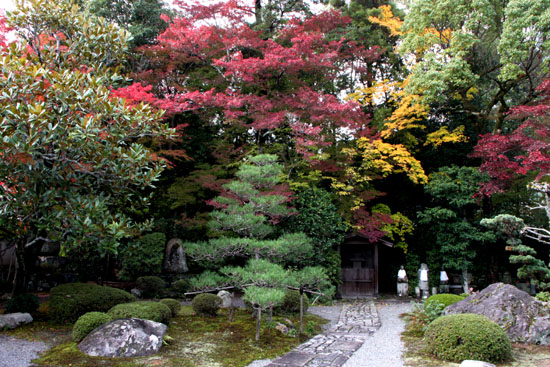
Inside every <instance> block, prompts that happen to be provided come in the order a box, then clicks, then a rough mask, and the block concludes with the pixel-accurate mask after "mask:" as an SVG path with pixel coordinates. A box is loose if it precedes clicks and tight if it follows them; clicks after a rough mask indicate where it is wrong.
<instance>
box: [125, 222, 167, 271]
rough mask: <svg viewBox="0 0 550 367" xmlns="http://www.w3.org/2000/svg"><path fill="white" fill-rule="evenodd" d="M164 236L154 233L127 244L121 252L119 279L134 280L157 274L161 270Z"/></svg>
mask: <svg viewBox="0 0 550 367" xmlns="http://www.w3.org/2000/svg"><path fill="white" fill-rule="evenodd" d="M165 244H166V236H165V235H164V234H163V233H159V232H155V233H149V234H146V235H144V236H143V237H141V238H139V239H137V240H136V241H133V242H130V243H128V245H126V246H125V248H124V249H123V250H122V251H121V259H120V260H121V265H122V268H121V271H120V277H121V278H122V279H124V280H132V279H136V278H137V277H139V276H141V275H151V274H158V273H160V272H161V270H162V259H163V257H164V246H165Z"/></svg>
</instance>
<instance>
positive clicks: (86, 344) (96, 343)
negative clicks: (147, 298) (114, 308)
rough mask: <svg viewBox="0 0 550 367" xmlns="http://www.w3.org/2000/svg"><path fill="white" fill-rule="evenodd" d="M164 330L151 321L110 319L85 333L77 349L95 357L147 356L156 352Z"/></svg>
mask: <svg viewBox="0 0 550 367" xmlns="http://www.w3.org/2000/svg"><path fill="white" fill-rule="evenodd" d="M166 329H167V326H166V325H164V324H161V323H160V322H154V321H151V320H143V319H135V318H131V319H119V320H113V321H111V322H108V323H106V324H103V325H101V326H100V327H98V328H97V329H95V330H93V331H92V332H91V333H90V334H88V336H87V337H85V338H84V340H82V342H80V344H79V345H78V349H80V351H81V352H82V353H86V354H87V355H90V356H95V357H96V356H99V357H143V356H148V355H151V354H155V353H157V352H158V351H159V350H160V347H162V338H163V337H164V334H165V333H166Z"/></svg>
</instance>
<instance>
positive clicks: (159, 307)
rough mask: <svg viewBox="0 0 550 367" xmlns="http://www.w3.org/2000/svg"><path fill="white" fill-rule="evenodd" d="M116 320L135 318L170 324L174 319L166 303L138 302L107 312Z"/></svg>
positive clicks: (117, 306) (122, 305)
mask: <svg viewBox="0 0 550 367" xmlns="http://www.w3.org/2000/svg"><path fill="white" fill-rule="evenodd" d="M107 313H108V314H109V315H111V316H112V317H113V320H115V319H128V318H131V317H135V318H138V319H145V320H151V321H156V322H162V323H163V324H168V322H169V321H170V318H171V317H172V311H171V310H170V307H168V306H166V305H165V304H164V303H160V302H153V301H138V302H131V303H123V304H120V305H116V306H114V307H113V308H111V309H110V310H109V311H107Z"/></svg>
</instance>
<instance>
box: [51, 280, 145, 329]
mask: <svg viewBox="0 0 550 367" xmlns="http://www.w3.org/2000/svg"><path fill="white" fill-rule="evenodd" d="M135 300H136V298H135V297H134V296H132V295H131V294H130V293H128V292H125V291H123V290H121V289H117V288H111V287H103V286H100V285H96V284H88V283H67V284H62V285H59V286H57V287H54V288H52V290H51V292H50V316H51V318H53V319H54V320H55V321H57V322H75V321H76V320H77V319H78V318H79V317H80V316H82V315H84V314H85V313H86V312H92V311H98V312H106V311H107V310H109V309H110V308H112V307H113V306H115V305H118V304H120V303H127V302H134V301H135Z"/></svg>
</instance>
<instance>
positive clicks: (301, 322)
mask: <svg viewBox="0 0 550 367" xmlns="http://www.w3.org/2000/svg"><path fill="white" fill-rule="evenodd" d="M303 332H304V290H303V289H302V288H300V334H302V333H303Z"/></svg>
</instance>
